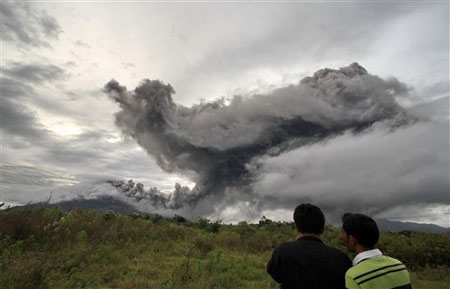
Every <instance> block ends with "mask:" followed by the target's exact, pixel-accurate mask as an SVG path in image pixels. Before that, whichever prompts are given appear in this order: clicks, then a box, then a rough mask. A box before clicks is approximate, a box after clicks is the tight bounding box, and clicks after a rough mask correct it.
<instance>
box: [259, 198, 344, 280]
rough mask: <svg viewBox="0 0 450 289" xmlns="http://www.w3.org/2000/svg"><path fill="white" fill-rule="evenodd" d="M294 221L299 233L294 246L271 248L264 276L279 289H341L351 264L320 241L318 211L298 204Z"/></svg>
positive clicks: (322, 220)
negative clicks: (270, 256) (271, 251)
mask: <svg viewBox="0 0 450 289" xmlns="http://www.w3.org/2000/svg"><path fill="white" fill-rule="evenodd" d="M294 221H295V226H296V227H297V231H298V232H299V234H298V236H297V240H296V242H286V243H282V244H280V245H279V246H278V247H277V248H275V250H274V252H273V254H272V258H271V259H270V261H269V263H268V264H267V272H268V273H269V274H270V275H271V276H272V278H273V279H274V280H275V281H276V282H278V283H280V284H281V288H282V289H291V288H292V289H293V288H295V289H344V288H345V281H344V275H345V271H347V269H349V268H350V267H351V261H350V259H349V258H348V257H347V255H345V254H344V253H342V252H341V251H339V250H337V249H335V248H332V247H328V246H326V245H325V244H324V243H323V242H322V241H321V240H320V235H321V234H322V233H323V231H324V227H325V217H324V215H323V213H322V211H321V210H320V209H319V208H318V207H316V206H314V205H312V204H301V205H299V206H297V208H295V212H294Z"/></svg>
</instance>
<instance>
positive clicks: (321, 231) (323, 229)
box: [320, 226, 325, 234]
mask: <svg viewBox="0 0 450 289" xmlns="http://www.w3.org/2000/svg"><path fill="white" fill-rule="evenodd" d="M324 231H325V226H324V227H323V228H322V230H320V234H323V232H324Z"/></svg>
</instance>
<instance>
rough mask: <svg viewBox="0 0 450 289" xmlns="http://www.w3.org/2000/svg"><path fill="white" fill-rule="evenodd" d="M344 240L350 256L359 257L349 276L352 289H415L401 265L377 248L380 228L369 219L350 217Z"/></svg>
mask: <svg viewBox="0 0 450 289" xmlns="http://www.w3.org/2000/svg"><path fill="white" fill-rule="evenodd" d="M342 221H343V224H342V238H343V240H344V244H345V245H346V247H347V249H348V250H349V251H350V252H354V253H357V255H356V257H355V259H354V260H353V267H352V268H350V269H349V270H348V271H347V272H346V273H345V286H346V288H348V289H411V284H410V281H409V273H408V270H407V269H406V267H405V265H403V264H402V263H401V262H400V261H398V260H396V259H394V258H390V257H388V256H384V255H383V254H382V253H381V251H380V250H378V249H376V248H375V245H376V243H377V242H378V239H379V237H380V233H379V230H378V226H377V224H376V223H375V221H374V220H373V219H372V218H370V217H369V216H366V215H363V214H351V213H346V214H344V216H343V217H342Z"/></svg>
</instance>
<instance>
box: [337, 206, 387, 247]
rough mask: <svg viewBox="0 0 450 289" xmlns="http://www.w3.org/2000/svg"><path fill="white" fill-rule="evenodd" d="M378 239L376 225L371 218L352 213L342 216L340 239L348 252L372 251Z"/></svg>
mask: <svg viewBox="0 0 450 289" xmlns="http://www.w3.org/2000/svg"><path fill="white" fill-rule="evenodd" d="M379 238H380V232H379V230H378V226H377V223H375V221H374V220H373V219H372V218H371V217H369V216H366V215H363V214H352V213H345V214H344V215H343V216H342V239H343V241H344V244H345V246H347V249H348V250H349V251H350V252H356V251H358V249H359V251H361V250H362V251H365V250H368V249H373V248H374V247H375V245H376V243H377V242H378V239H379Z"/></svg>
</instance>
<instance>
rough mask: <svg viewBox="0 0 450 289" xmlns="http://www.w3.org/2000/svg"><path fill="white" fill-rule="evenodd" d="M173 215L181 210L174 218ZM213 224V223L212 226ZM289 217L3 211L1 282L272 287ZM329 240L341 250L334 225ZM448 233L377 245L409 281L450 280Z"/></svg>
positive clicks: (430, 284) (428, 285) (388, 238)
mask: <svg viewBox="0 0 450 289" xmlns="http://www.w3.org/2000/svg"><path fill="white" fill-rule="evenodd" d="M179 221H180V220H179ZM217 230H218V233H212V232H214V231H217ZM294 237H295V230H294V228H293V227H292V225H289V224H285V225H282V226H278V225H277V224H275V223H270V224H266V225H264V226H254V225H247V224H245V223H241V224H239V225H235V226H230V225H220V226H219V225H217V224H211V223H209V222H208V221H206V220H199V221H197V222H196V223H176V222H169V221H167V220H153V221H151V220H145V219H141V218H132V217H127V216H117V215H114V214H111V213H105V214H103V215H98V214H96V213H94V212H92V211H73V212H70V213H65V212H63V211H61V210H59V209H36V208H35V209H26V210H10V211H1V212H0V250H1V259H0V262H1V263H0V270H1V274H0V284H1V287H2V288H5V289H6V288H158V289H159V288H193V289H194V288H195V289H201V288H278V287H277V284H276V283H275V282H273V281H272V280H271V278H270V276H268V275H267V273H266V268H265V265H266V262H267V260H268V259H269V258H270V255H271V252H272V250H273V248H274V247H275V246H276V245H277V244H279V243H280V242H282V241H288V240H292V239H293V238H294ZM323 239H324V241H325V242H326V243H327V244H330V245H332V246H335V247H337V248H339V249H341V250H344V248H343V247H342V245H341V240H340V233H339V232H338V230H333V229H330V230H328V231H327V232H326V233H325V234H324V236H323ZM449 245H450V235H448V234H447V235H444V234H441V235H432V234H425V233H413V234H412V235H411V236H404V235H401V234H387V233H386V234H383V235H382V242H381V243H380V247H381V249H382V250H383V251H385V252H387V253H388V254H389V255H391V256H393V257H397V258H399V259H400V260H402V261H404V262H405V263H406V264H407V265H408V266H409V267H410V268H412V270H411V277H412V283H413V285H414V288H424V289H434V288H436V289H437V288H439V289H444V288H450V285H449V284H450V274H449V273H450V270H449V257H450V246H449Z"/></svg>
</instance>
